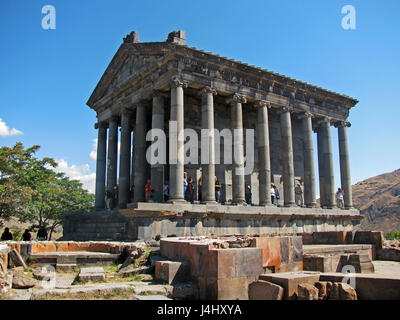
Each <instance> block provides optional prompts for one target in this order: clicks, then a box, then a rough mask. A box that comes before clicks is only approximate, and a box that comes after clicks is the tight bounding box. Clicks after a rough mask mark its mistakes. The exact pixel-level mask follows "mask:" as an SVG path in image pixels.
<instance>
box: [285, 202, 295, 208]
mask: <svg viewBox="0 0 400 320" xmlns="http://www.w3.org/2000/svg"><path fill="white" fill-rule="evenodd" d="M283 206H284V207H285V208H292V207H298V205H297V204H295V203H284V204H283Z"/></svg>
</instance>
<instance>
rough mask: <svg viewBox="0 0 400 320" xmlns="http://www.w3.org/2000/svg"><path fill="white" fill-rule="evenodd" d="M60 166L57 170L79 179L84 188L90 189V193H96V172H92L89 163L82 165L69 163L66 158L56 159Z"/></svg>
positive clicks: (71, 177)
mask: <svg viewBox="0 0 400 320" xmlns="http://www.w3.org/2000/svg"><path fill="white" fill-rule="evenodd" d="M56 162H57V163H58V166H57V167H56V168H55V169H54V171H56V172H64V173H65V175H66V176H67V177H68V178H70V179H73V180H79V181H80V182H81V183H82V185H83V188H85V189H86V190H88V191H89V192H90V193H94V191H95V184H96V173H94V172H90V166H89V164H87V163H86V164H84V165H81V166H76V165H74V164H73V165H68V162H67V161H66V160H64V159H56Z"/></svg>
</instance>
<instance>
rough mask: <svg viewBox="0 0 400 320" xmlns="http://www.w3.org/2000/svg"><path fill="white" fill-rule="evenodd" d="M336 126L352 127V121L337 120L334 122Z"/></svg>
mask: <svg viewBox="0 0 400 320" xmlns="http://www.w3.org/2000/svg"><path fill="white" fill-rule="evenodd" d="M334 126H335V128H339V127H351V123H350V122H348V121H337V122H335V123H334Z"/></svg>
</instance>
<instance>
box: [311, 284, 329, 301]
mask: <svg viewBox="0 0 400 320" xmlns="http://www.w3.org/2000/svg"><path fill="white" fill-rule="evenodd" d="M314 285H315V287H316V288H317V289H318V300H326V299H327V298H328V295H329V291H330V290H331V287H332V282H329V281H318V282H316V283H315V284H314Z"/></svg>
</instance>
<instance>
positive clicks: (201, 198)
mask: <svg viewBox="0 0 400 320" xmlns="http://www.w3.org/2000/svg"><path fill="white" fill-rule="evenodd" d="M202 184H203V182H202V178H201V177H200V178H199V182H198V185H199V187H198V190H199V201H200V202H201V201H202V200H203V195H202V193H201V186H202Z"/></svg>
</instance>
